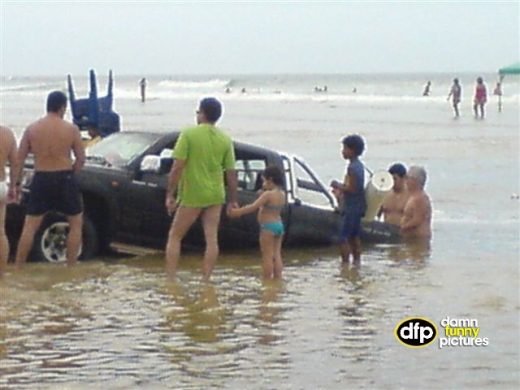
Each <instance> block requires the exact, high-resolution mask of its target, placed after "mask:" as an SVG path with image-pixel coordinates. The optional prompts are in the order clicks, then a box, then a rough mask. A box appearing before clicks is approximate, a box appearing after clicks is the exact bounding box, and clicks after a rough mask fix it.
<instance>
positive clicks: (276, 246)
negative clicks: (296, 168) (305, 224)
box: [228, 166, 285, 279]
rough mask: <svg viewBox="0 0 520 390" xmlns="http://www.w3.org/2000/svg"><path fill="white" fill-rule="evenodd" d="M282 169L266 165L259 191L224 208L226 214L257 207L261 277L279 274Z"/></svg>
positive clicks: (277, 275)
mask: <svg viewBox="0 0 520 390" xmlns="http://www.w3.org/2000/svg"><path fill="white" fill-rule="evenodd" d="M282 188H283V173H282V172H281V170H280V168H278V167H277V166H269V167H267V168H266V169H265V170H264V172H263V173H262V190H263V191H262V194H261V195H260V197H259V198H258V199H257V200H256V201H255V202H254V203H252V204H249V205H247V206H243V207H240V208H237V209H231V210H229V212H228V216H229V217H230V218H236V217H240V216H242V215H245V214H249V213H252V212H253V211H256V210H258V223H259V224H260V250H261V251H262V269H263V276H264V279H273V278H281V277H282V268H283V262H282V241H283V234H284V226H283V223H282V217H281V215H280V213H281V211H282V209H283V208H284V206H285V192H284V191H283V190H282Z"/></svg>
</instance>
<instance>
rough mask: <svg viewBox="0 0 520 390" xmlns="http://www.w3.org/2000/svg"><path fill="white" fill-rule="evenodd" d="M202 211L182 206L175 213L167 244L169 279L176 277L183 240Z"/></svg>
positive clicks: (167, 273)
mask: <svg viewBox="0 0 520 390" xmlns="http://www.w3.org/2000/svg"><path fill="white" fill-rule="evenodd" d="M200 211H201V209H200V208H193V207H182V206H181V207H179V208H178V209H177V212H176V213H175V217H174V218H173V222H172V226H171V228H170V232H169V234H168V243H167V244H166V275H167V277H168V279H173V278H174V277H175V272H176V270H177V264H178V263H179V258H180V255H181V241H182V239H183V238H184V236H185V235H186V233H187V232H188V230H189V229H190V227H191V225H193V222H195V220H196V219H197V217H198V216H199V214H200Z"/></svg>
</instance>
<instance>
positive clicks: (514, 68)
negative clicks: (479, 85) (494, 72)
mask: <svg viewBox="0 0 520 390" xmlns="http://www.w3.org/2000/svg"><path fill="white" fill-rule="evenodd" d="M498 74H499V75H500V76H502V77H504V76H505V75H508V74H520V62H517V63H516V64H512V65H509V66H506V67H504V68H500V69H499V70H498Z"/></svg>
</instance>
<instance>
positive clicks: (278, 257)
mask: <svg viewBox="0 0 520 390" xmlns="http://www.w3.org/2000/svg"><path fill="white" fill-rule="evenodd" d="M282 242H283V235H281V236H275V237H274V269H273V277H274V278H278V279H280V278H281V277H282V270H283V261H282Z"/></svg>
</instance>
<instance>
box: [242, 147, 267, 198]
mask: <svg viewBox="0 0 520 390" xmlns="http://www.w3.org/2000/svg"><path fill="white" fill-rule="evenodd" d="M265 161H266V160H265V158H262V157H259V156H254V155H245V154H243V153H236V155H235V170H236V173H237V178H238V189H239V190H244V191H258V190H259V189H260V188H261V187H262V179H261V176H260V175H261V173H262V171H263V170H264V169H265V167H266V162H265Z"/></svg>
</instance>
